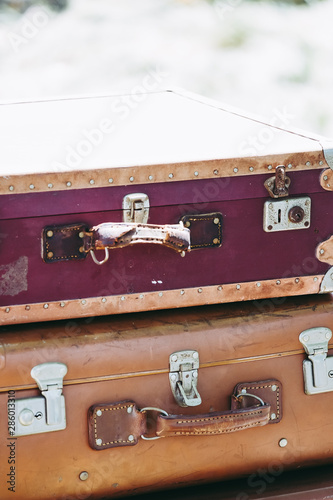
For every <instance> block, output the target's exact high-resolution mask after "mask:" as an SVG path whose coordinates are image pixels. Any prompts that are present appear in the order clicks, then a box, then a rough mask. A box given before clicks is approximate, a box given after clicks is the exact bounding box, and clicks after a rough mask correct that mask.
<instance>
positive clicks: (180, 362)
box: [169, 350, 201, 407]
mask: <svg viewBox="0 0 333 500" xmlns="http://www.w3.org/2000/svg"><path fill="white" fill-rule="evenodd" d="M169 366H170V373H169V380H170V385H171V390H172V394H173V395H174V397H175V400H176V401H177V403H178V404H179V406H182V407H186V406H198V405H200V404H201V397H200V394H199V392H198V390H197V381H198V368H199V353H198V352H197V351H190V350H189V351H179V352H174V353H173V354H171V355H170V358H169Z"/></svg>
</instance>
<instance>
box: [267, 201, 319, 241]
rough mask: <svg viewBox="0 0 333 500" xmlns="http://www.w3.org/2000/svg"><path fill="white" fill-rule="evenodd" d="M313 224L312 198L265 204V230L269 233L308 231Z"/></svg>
mask: <svg viewBox="0 0 333 500" xmlns="http://www.w3.org/2000/svg"><path fill="white" fill-rule="evenodd" d="M310 224H311V198H310V197H309V196H304V197H302V198H288V199H286V200H270V201H266V202H265V204H264V221H263V229H264V231H266V232H267V233H273V232H275V231H288V230H294V229H307V228H309V227H310Z"/></svg>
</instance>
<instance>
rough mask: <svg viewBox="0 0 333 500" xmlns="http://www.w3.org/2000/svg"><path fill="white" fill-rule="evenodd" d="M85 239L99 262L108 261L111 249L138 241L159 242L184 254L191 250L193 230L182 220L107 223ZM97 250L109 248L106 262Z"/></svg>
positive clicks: (87, 246)
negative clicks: (97, 256) (99, 258)
mask: <svg viewBox="0 0 333 500" xmlns="http://www.w3.org/2000/svg"><path fill="white" fill-rule="evenodd" d="M83 240H84V249H85V251H86V252H90V253H91V255H92V257H93V260H94V262H96V264H104V262H106V261H107V260H108V257H109V252H108V250H109V249H114V248H124V247H127V246H129V245H134V244H136V243H156V244H159V245H164V246H166V247H168V248H171V249H172V250H176V251H177V252H180V253H182V252H186V251H189V250H190V245H191V240H190V230H189V229H187V228H185V227H184V225H183V223H182V222H180V223H179V224H173V225H172V224H170V225H153V224H137V223H133V224H128V223H123V222H117V223H113V222H106V223H104V224H99V225H98V226H94V227H93V228H91V229H90V231H87V232H85V233H84V234H83ZM95 250H105V252H106V254H105V259H104V260H103V261H98V260H97V259H96V257H95V254H94V251H95ZM183 255H185V254H183Z"/></svg>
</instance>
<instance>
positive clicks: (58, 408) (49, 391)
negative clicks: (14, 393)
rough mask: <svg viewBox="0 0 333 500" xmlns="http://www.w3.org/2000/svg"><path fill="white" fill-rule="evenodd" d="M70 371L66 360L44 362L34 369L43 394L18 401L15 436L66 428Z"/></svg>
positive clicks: (33, 372)
mask: <svg viewBox="0 0 333 500" xmlns="http://www.w3.org/2000/svg"><path fill="white" fill-rule="evenodd" d="M66 373H67V366H66V365H64V364H63V363H43V364H41V365H37V366H35V367H34V368H33V369H32V370H31V376H32V378H33V379H34V380H35V381H36V382H37V385H38V387H39V389H40V391H41V393H42V397H35V398H27V399H17V400H15V432H14V433H13V434H12V435H13V436H28V435H31V434H39V433H42V432H53V431H60V430H63V429H66V410H65V398H64V396H63V394H62V388H63V378H64V376H65V375H66Z"/></svg>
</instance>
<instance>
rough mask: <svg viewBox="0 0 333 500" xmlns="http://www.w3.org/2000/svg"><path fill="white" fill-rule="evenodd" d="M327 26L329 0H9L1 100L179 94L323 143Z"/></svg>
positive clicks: (331, 82)
mask: <svg viewBox="0 0 333 500" xmlns="http://www.w3.org/2000/svg"><path fill="white" fill-rule="evenodd" d="M16 4H17V1H16ZM13 7H15V8H13ZM332 19H333V2H332V0H322V1H317V2H312V3H302V4H300V5H297V4H295V3H277V2H272V1H266V2H265V1H247V0H215V1H212V0H211V1H208V0H187V1H185V0H121V1H120V0H70V1H69V2H68V6H67V8H64V9H62V10H59V11H56V10H52V9H50V8H49V7H48V6H47V5H46V4H43V5H39V6H38V5H31V6H30V7H29V8H27V9H26V8H25V9H22V11H21V12H19V9H18V8H17V5H15V2H10V1H9V0H7V1H6V4H5V5H4V4H2V8H1V9H0V102H8V101H20V100H30V99H32V100H38V99H45V98H49V97H55V96H67V95H92V94H93V95H96V94H97V95H99V94H108V93H114V92H118V91H120V92H135V91H137V90H140V89H143V90H155V89H157V88H170V87H174V86H177V87H182V88H185V89H187V90H190V91H192V92H196V93H199V94H202V95H204V96H207V97H211V98H214V99H217V100H219V101H221V102H225V103H228V104H231V105H233V106H237V107H240V108H243V109H245V110H248V111H251V112H255V113H257V114H261V115H263V116H264V117H265V118H266V119H267V120H269V121H270V120H271V119H272V118H274V117H276V116H278V117H279V119H280V120H282V124H284V125H285V126H286V127H288V126H291V127H299V128H303V129H306V130H310V131H313V132H316V133H319V134H322V135H326V136H330V137H333V99H332V93H333V92H332V90H333V30H332ZM281 116H282V118H281Z"/></svg>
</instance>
